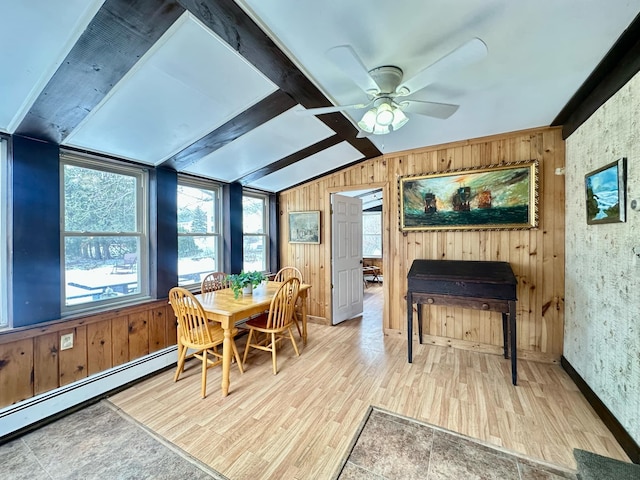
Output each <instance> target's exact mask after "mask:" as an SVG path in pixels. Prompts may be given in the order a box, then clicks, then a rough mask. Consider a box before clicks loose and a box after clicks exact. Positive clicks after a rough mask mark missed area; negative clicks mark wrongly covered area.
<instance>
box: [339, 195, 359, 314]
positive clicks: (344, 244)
mask: <svg viewBox="0 0 640 480" xmlns="http://www.w3.org/2000/svg"><path fill="white" fill-rule="evenodd" d="M331 207H332V211H333V214H332V215H331V272H332V275H331V281H332V284H333V290H332V299H333V302H332V303H333V311H332V315H331V319H332V323H333V324H334V325H335V324H337V323H340V322H344V321H345V320H347V319H349V318H353V317H355V316H356V315H360V314H361V313H362V294H363V286H362V200H361V199H359V198H352V197H345V196H344V195H336V194H335V193H334V194H333V195H331Z"/></svg>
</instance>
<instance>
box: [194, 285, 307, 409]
mask: <svg viewBox="0 0 640 480" xmlns="http://www.w3.org/2000/svg"><path fill="white" fill-rule="evenodd" d="M280 285H282V282H271V281H270V282H267V284H266V285H261V286H259V287H256V288H254V289H253V293H252V294H251V295H240V296H239V297H238V298H235V297H234V295H233V290H232V289H231V288H223V289H222V290H216V291H214V292H207V293H200V294H198V295H196V298H197V299H198V301H199V302H200V304H201V305H202V308H203V309H204V313H205V314H206V315H207V318H208V319H209V320H212V321H214V322H219V323H220V324H221V325H222V328H223V330H224V340H223V342H222V396H225V397H226V396H227V394H228V393H229V370H230V369H231V356H232V350H233V349H232V347H231V338H232V336H231V329H232V328H233V327H234V326H235V324H236V323H237V322H239V321H241V320H244V319H246V318H249V317H250V316H252V315H256V314H258V313H262V312H264V311H265V310H268V309H269V306H270V305H271V299H272V298H273V295H274V294H275V293H276V291H277V290H278V288H279V287H280ZM310 288H311V285H307V284H304V283H303V284H301V285H300V289H299V290H298V295H299V296H300V298H301V299H302V302H301V303H302V312H301V313H302V343H303V345H306V344H307V292H308V290H309V289H310Z"/></svg>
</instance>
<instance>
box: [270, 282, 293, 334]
mask: <svg viewBox="0 0 640 480" xmlns="http://www.w3.org/2000/svg"><path fill="white" fill-rule="evenodd" d="M299 290H300V279H299V278H297V277H291V278H289V279H288V280H286V281H285V282H284V283H283V284H282V285H281V286H280V288H278V290H277V291H276V293H275V294H274V295H273V298H272V299H271V306H270V307H269V317H268V319H267V328H283V327H285V326H286V325H287V324H289V323H291V322H292V321H293V314H294V312H295V305H296V300H297V299H298V291H299Z"/></svg>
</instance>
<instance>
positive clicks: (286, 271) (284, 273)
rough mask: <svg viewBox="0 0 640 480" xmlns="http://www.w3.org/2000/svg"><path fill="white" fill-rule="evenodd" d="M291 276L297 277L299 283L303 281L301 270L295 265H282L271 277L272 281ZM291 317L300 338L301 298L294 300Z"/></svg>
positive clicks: (282, 279) (283, 279) (286, 278)
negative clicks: (294, 305) (294, 306)
mask: <svg viewBox="0 0 640 480" xmlns="http://www.w3.org/2000/svg"><path fill="white" fill-rule="evenodd" d="M292 277H295V278H297V279H298V280H300V283H303V280H302V272H301V271H300V270H298V269H297V268H296V267H282V268H281V269H280V270H278V273H276V276H275V277H273V281H274V282H284V281H286V280H288V279H290V278H292ZM293 319H294V321H295V324H296V329H297V330H298V334H299V335H300V338H303V337H302V328H301V324H302V299H301V298H298V300H297V301H296V308H295V312H294V315H293Z"/></svg>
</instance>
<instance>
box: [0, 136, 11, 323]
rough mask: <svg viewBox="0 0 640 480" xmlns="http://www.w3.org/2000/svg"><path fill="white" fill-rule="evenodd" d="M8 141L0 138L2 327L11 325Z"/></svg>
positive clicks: (0, 297) (0, 287)
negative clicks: (9, 304)
mask: <svg viewBox="0 0 640 480" xmlns="http://www.w3.org/2000/svg"><path fill="white" fill-rule="evenodd" d="M8 171H9V170H8V160H7V141H6V140H5V139H4V138H0V198H1V199H2V200H1V201H0V275H2V276H1V277H0V278H2V279H3V282H2V286H0V304H1V306H0V328H5V327H9V326H10V325H9V311H8V308H7V303H8V302H7V299H8V298H9V295H8V291H7V283H8V282H6V281H4V279H8V278H9V272H8V269H7V263H8V261H9V259H8V258H7V251H8V250H7V208H8V206H9V194H8V192H9V182H8Z"/></svg>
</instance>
